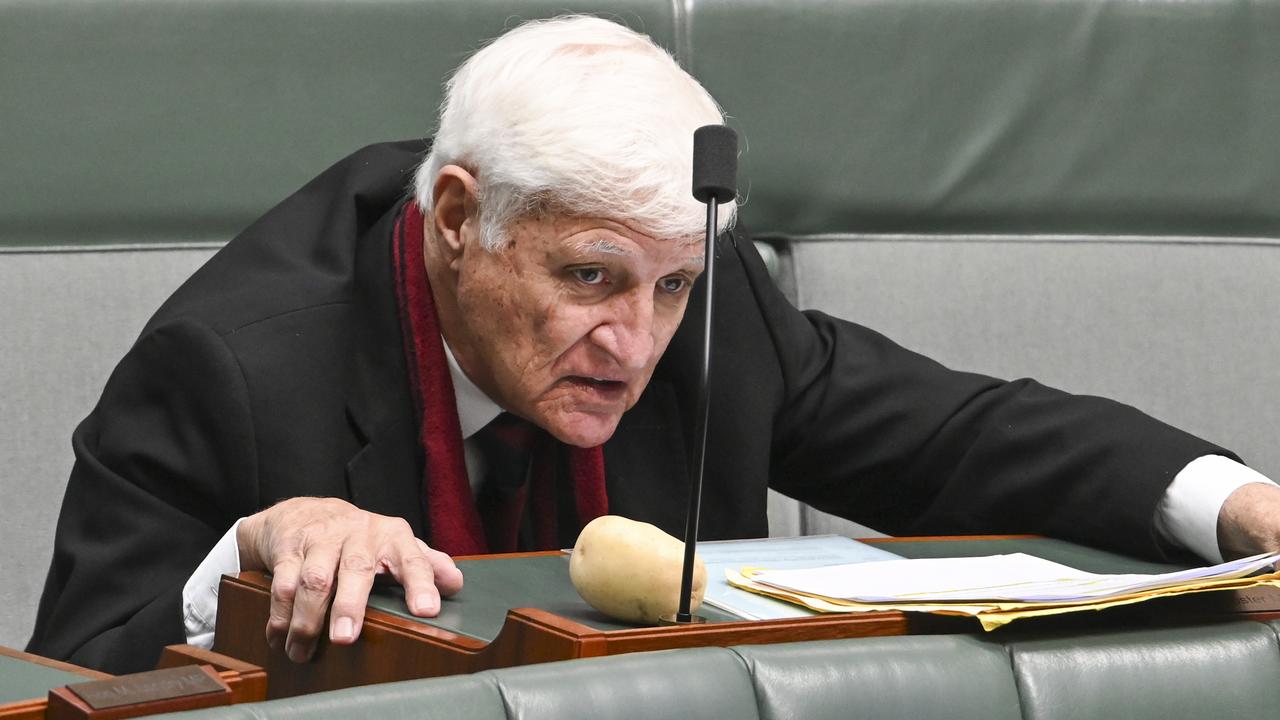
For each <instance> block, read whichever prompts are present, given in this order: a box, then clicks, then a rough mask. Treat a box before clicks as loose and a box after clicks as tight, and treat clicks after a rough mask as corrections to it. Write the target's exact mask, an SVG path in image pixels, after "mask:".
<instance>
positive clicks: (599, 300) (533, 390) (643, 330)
mask: <svg viewBox="0 0 1280 720" xmlns="http://www.w3.org/2000/svg"><path fill="white" fill-rule="evenodd" d="M468 234H470V235H471V236H469V237H468V236H467V235H468ZM474 235H475V226H474V224H473V223H468V224H467V225H466V226H465V227H464V229H463V236H464V241H465V242H464V245H463V249H462V254H461V256H460V257H459V258H457V261H456V263H455V265H454V268H455V269H456V271H457V308H458V313H459V316H460V319H461V320H462V323H461V325H462V327H463V328H465V331H464V332H465V335H466V342H465V343H462V344H460V346H459V347H454V351H455V354H456V355H457V356H458V360H459V362H460V363H461V364H462V367H463V369H464V370H465V371H466V372H467V375H468V376H469V377H471V379H472V380H473V381H474V382H476V384H477V385H479V386H480V388H481V389H482V390H484V391H485V392H486V393H487V394H488V395H489V396H490V397H491V398H493V399H494V400H496V401H497V402H498V403H499V404H500V405H502V406H504V407H505V408H507V409H508V410H511V411H513V412H515V413H516V414H518V415H521V416H523V417H525V418H527V419H529V420H532V421H533V422H534V423H536V424H537V425H539V426H541V427H543V428H545V429H546V430H547V431H549V432H550V433H551V434H552V435H555V436H556V437H557V438H559V439H560V440H561V441H563V442H566V443H568V444H570V445H576V446H579V447H592V446H595V445H599V444H601V443H603V442H604V441H605V440H607V439H609V437H610V436H611V435H612V434H613V432H614V430H615V429H616V428H617V426H618V420H619V419H620V418H621V416H622V413H623V412H624V411H626V410H628V409H629V408H631V406H633V405H635V403H636V401H637V400H638V399H639V397H640V393H641V392H642V391H643V390H644V388H645V385H646V384H648V382H649V378H650V377H651V376H652V375H653V369H654V367H655V366H656V365H657V363H658V359H659V358H660V357H661V356H662V353H663V352H664V351H665V350H666V348H667V344H668V343H669V342H670V341H671V336H672V335H673V334H674V333H675V331H676V326H677V325H678V324H679V323H680V319H681V317H683V315H684V309H685V305H686V304H687V303H688V299H689V291H690V288H691V286H692V284H693V281H694V279H695V278H696V277H697V276H698V274H699V273H700V272H701V271H702V265H703V249H702V244H701V243H700V242H698V241H697V240H692V239H686V240H659V239H656V238H652V237H648V236H646V235H644V234H642V233H640V232H637V231H634V230H632V229H630V228H628V227H627V226H625V225H622V224H619V223H616V222H611V221H608V220H599V219H582V218H564V217H551V218H545V219H529V220H521V221H517V222H516V223H515V224H514V225H513V226H512V227H511V228H509V231H508V237H509V239H510V242H509V244H508V245H507V247H506V248H505V249H503V250H499V251H496V252H489V251H486V250H484V249H483V248H481V247H480V244H479V238H478V237H475V236H474ZM454 344H455V343H454V341H453V339H452V338H451V346H453V345H454Z"/></svg>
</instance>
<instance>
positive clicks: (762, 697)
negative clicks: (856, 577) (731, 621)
mask: <svg viewBox="0 0 1280 720" xmlns="http://www.w3.org/2000/svg"><path fill="white" fill-rule="evenodd" d="M735 652H737V653H738V654H739V655H740V656H741V657H742V659H743V660H745V661H746V663H747V667H748V668H749V669H750V670H751V675H752V678H753V679H754V681H755V685H756V698H757V701H758V702H759V704H760V718H761V720H785V719H787V718H804V719H805V720H862V719H864V718H865V720H872V719H876V720H970V719H972V720H1021V719H1022V714H1021V709H1020V706H1019V703H1018V688H1017V686H1016V683H1015V682H1014V677H1013V674H1012V673H1011V672H1010V669H1009V658H1008V656H1007V654H1006V652H1005V649H1004V648H1003V647H1002V646H1000V645H999V644H998V643H995V642H992V641H990V640H988V639H986V638H980V637H966V636H958V635H943V636H936V637H934V636H922V637H905V638H866V639H863V640H859V641H856V642H843V641H819V642H806V643H791V644H786V645H744V646H741V647H738V648H735Z"/></svg>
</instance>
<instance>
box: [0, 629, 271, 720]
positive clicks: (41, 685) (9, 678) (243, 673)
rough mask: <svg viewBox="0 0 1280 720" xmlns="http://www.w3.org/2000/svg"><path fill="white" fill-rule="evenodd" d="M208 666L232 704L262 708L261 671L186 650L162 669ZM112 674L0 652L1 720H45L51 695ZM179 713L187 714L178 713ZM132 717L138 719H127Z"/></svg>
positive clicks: (178, 649)
mask: <svg viewBox="0 0 1280 720" xmlns="http://www.w3.org/2000/svg"><path fill="white" fill-rule="evenodd" d="M187 665H209V666H210V667H212V668H213V669H214V670H215V671H217V674H218V677H219V678H220V679H221V680H222V681H223V682H224V683H226V685H227V687H229V688H230V689H231V701H232V702H233V703H241V702H257V701H260V700H265V699H266V696H267V675H266V673H265V672H264V671H263V670H262V668H261V667H256V666H253V665H251V664H249V663H246V662H244V661H242V660H236V659H235V658H230V657H226V656H223V655H219V654H217V653H214V652H210V651H208V650H201V649H200V648H193V647H189V646H187V645H171V646H169V647H167V648H165V649H164V652H163V654H162V655H161V657H160V662H159V664H157V666H156V668H157V669H164V668H172V667H182V666H187ZM113 677H114V676H113V675H110V674H108V673H104V672H99V671H97V670H90V669H88V668H82V667H79V666H78V665H72V664H70V663H65V662H59V661H57V660H50V659H49V658H44V657H40V656H38V655H32V654H30V653H26V652H22V651H20V650H13V649H11V648H6V647H0V720H44V718H45V713H46V711H47V709H48V706H49V693H50V691H53V690H56V689H59V688H64V687H65V686H67V685H71V684H75V683H80V682H86V681H90V680H109V679H112V678H113ZM174 709H182V708H181V707H175V708H174ZM126 716H127V717H136V714H128V715H126Z"/></svg>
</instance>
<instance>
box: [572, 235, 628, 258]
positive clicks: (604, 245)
mask: <svg viewBox="0 0 1280 720" xmlns="http://www.w3.org/2000/svg"><path fill="white" fill-rule="evenodd" d="M573 249H574V250H576V251H578V252H582V253H604V254H606V255H630V254H631V251H630V250H628V249H626V248H624V247H622V246H621V245H619V244H617V243H615V242H613V241H612V240H607V239H605V238H596V239H594V240H579V241H577V242H575V243H573Z"/></svg>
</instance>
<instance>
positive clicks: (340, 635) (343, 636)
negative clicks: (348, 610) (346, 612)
mask: <svg viewBox="0 0 1280 720" xmlns="http://www.w3.org/2000/svg"><path fill="white" fill-rule="evenodd" d="M355 636H356V632H355V623H354V622H352V621H351V618H349V617H340V618H338V621H337V622H335V623H334V624H333V639H334V640H351V639H353V638H354V637H355Z"/></svg>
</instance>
